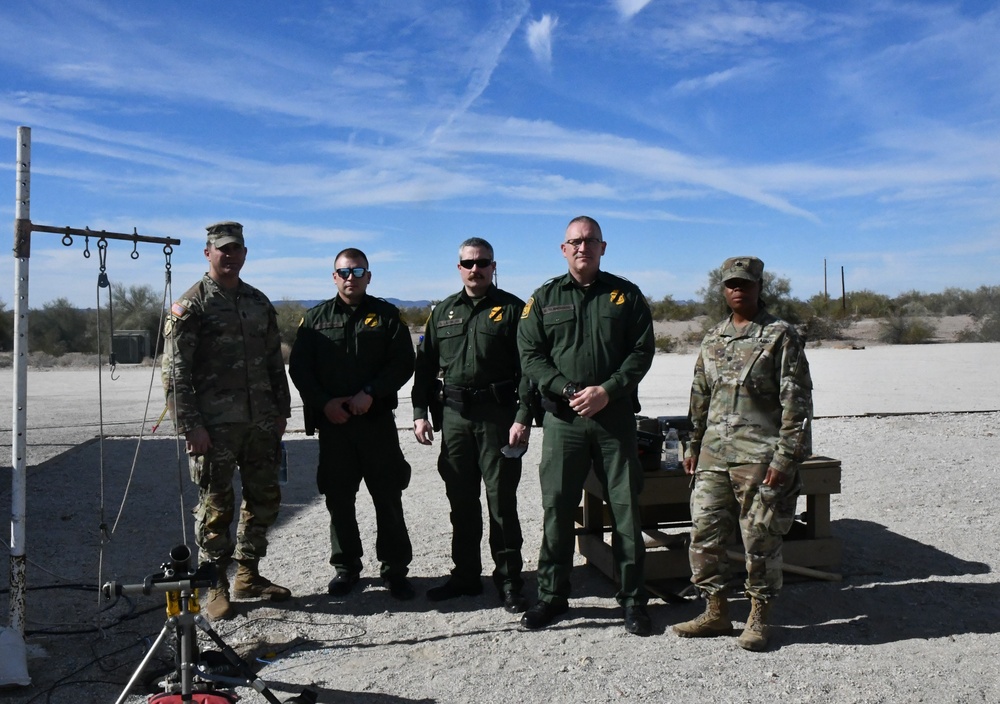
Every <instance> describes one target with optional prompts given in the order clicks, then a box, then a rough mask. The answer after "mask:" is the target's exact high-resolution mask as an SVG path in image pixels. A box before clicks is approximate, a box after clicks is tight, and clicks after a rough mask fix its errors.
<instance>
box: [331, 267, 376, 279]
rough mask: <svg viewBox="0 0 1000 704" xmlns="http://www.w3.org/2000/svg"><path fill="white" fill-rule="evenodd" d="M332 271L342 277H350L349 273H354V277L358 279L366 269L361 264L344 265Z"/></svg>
mask: <svg viewBox="0 0 1000 704" xmlns="http://www.w3.org/2000/svg"><path fill="white" fill-rule="evenodd" d="M334 271H335V272H337V276H339V277H340V278H342V279H348V278H350V276H351V274H354V278H355V279H360V278H361V277H362V276H364V275H365V272H366V271H368V269H367V268H366V267H363V266H355V267H346V266H345V267H343V268H341V269H334Z"/></svg>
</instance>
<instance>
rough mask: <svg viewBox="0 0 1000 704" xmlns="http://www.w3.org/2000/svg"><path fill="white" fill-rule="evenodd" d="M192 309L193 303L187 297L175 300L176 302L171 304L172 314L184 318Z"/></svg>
mask: <svg viewBox="0 0 1000 704" xmlns="http://www.w3.org/2000/svg"><path fill="white" fill-rule="evenodd" d="M190 311H191V303H190V302H189V301H188V300H187V299H186V298H182V299H181V300H179V301H174V304H173V305H172V306H170V315H172V316H174V317H175V318H180V319H181V320H183V319H184V318H186V317H187V316H188V313H190Z"/></svg>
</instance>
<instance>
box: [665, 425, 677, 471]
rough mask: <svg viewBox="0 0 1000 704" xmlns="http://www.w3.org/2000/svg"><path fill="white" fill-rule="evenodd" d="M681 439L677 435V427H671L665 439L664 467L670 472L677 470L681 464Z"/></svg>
mask: <svg viewBox="0 0 1000 704" xmlns="http://www.w3.org/2000/svg"><path fill="white" fill-rule="evenodd" d="M680 448H681V439H680V437H678V435H677V428H670V430H668V431H667V435H666V438H665V439H664V441H663V469H664V470H666V471H668V472H676V471H677V469H678V468H679V467H680V465H681V458H680Z"/></svg>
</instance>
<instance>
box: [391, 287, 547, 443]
mask: <svg viewBox="0 0 1000 704" xmlns="http://www.w3.org/2000/svg"><path fill="white" fill-rule="evenodd" d="M523 309H524V301H522V300H521V299H520V298H518V297H517V296H515V295H513V294H511V293H507V292H506V291H502V290H500V289H498V288H497V287H496V286H490V288H489V290H488V291H487V292H486V294H485V295H484V296H483V298H481V299H480V300H479V301H473V300H472V299H471V298H470V297H469V295H468V294H467V293H466V292H465V289H462V290H461V291H460V292H458V293H456V294H454V295H452V296H449V297H448V298H446V299H444V300H443V301H441V302H440V303H438V304H437V305H436V306H435V307H434V310H433V311H431V315H430V317H429V318H428V319H427V325H426V326H425V328H424V336H423V339H422V340H421V342H420V345H419V347H418V348H417V360H416V365H415V369H414V374H413V391H412V394H411V398H412V400H413V419H414V420H426V419H427V405H428V399H429V398H430V394H432V393H434V388H435V385H434V380H435V379H436V378H437V376H438V371H439V370H441V371H442V372H443V377H444V383H445V384H451V385H455V386H465V387H471V388H482V387H485V386H488V385H489V384H495V383H498V382H505V381H511V382H515V383H517V384H518V398H519V399H520V404H519V406H518V411H517V417H516V421H517V422H518V423H522V424H524V425H528V424H530V422H531V411H530V410H529V409H528V405H527V394H528V380H527V379H526V378H522V377H521V363H520V359H519V357H518V353H517V326H518V321H519V320H520V316H521V311H522V310H523Z"/></svg>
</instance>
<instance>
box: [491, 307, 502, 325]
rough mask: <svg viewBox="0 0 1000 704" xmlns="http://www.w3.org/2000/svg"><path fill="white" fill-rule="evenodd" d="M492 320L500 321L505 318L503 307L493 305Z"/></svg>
mask: <svg viewBox="0 0 1000 704" xmlns="http://www.w3.org/2000/svg"><path fill="white" fill-rule="evenodd" d="M490 320H492V321H493V322H494V323H499V322H500V321H501V320H503V308H501V307H500V306H493V308H491V309H490Z"/></svg>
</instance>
